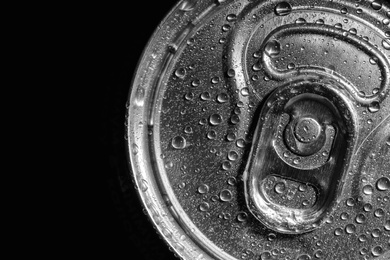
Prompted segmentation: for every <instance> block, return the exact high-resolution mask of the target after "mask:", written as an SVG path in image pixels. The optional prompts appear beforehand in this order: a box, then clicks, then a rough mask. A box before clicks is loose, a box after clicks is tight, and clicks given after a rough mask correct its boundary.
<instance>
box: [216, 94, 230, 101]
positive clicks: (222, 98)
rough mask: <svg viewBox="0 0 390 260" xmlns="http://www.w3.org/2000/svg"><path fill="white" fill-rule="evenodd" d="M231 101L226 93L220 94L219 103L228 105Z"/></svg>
mask: <svg viewBox="0 0 390 260" xmlns="http://www.w3.org/2000/svg"><path fill="white" fill-rule="evenodd" d="M228 100H229V96H228V94H226V93H221V94H218V96H217V101H218V102H219V103H226V102H227V101H228Z"/></svg>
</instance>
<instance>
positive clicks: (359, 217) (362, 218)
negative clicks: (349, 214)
mask: <svg viewBox="0 0 390 260" xmlns="http://www.w3.org/2000/svg"><path fill="white" fill-rule="evenodd" d="M366 219H367V218H366V216H365V215H364V214H363V213H359V214H357V216H356V218H355V221H356V223H358V224H363V223H365V222H366Z"/></svg>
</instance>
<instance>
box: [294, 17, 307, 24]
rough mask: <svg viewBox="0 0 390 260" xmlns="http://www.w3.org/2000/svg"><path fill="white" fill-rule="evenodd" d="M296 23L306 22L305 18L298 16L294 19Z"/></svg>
mask: <svg viewBox="0 0 390 260" xmlns="http://www.w3.org/2000/svg"><path fill="white" fill-rule="evenodd" d="M295 23H296V24H304V23H306V20H305V19H303V18H298V19H297V20H296V21H295Z"/></svg>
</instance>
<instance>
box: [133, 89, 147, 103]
mask: <svg viewBox="0 0 390 260" xmlns="http://www.w3.org/2000/svg"><path fill="white" fill-rule="evenodd" d="M144 101H145V89H144V88H143V87H141V86H138V88H137V90H136V92H135V98H134V103H135V104H136V105H137V106H143V105H144Z"/></svg>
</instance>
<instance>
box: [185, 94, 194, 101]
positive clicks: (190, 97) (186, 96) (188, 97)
mask: <svg viewBox="0 0 390 260" xmlns="http://www.w3.org/2000/svg"><path fill="white" fill-rule="evenodd" d="M184 98H185V99H186V100H188V101H191V100H193V99H194V93H192V92H189V93H187V94H185V96H184Z"/></svg>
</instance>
